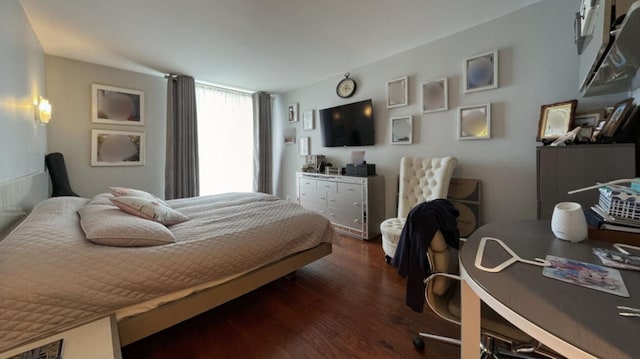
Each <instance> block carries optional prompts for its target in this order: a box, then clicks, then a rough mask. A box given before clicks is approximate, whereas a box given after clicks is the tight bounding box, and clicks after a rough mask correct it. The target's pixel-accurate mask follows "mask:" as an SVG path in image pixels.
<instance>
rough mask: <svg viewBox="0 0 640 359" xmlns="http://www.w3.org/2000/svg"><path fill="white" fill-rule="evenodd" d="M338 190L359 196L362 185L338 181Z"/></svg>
mask: <svg viewBox="0 0 640 359" xmlns="http://www.w3.org/2000/svg"><path fill="white" fill-rule="evenodd" d="M338 192H340V193H345V194H353V195H356V196H361V195H362V185H361V184H357V183H338Z"/></svg>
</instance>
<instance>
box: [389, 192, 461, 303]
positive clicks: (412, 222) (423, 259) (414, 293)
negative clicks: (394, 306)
mask: <svg viewBox="0 0 640 359" xmlns="http://www.w3.org/2000/svg"><path fill="white" fill-rule="evenodd" d="M458 216H459V212H458V210H457V209H455V207H453V205H452V204H451V202H449V201H447V200H446V199H436V200H433V201H431V202H424V203H422V204H419V205H417V206H415V207H414V208H413V209H412V210H411V211H410V212H409V215H408V216H407V221H406V222H405V224H404V227H403V228H402V234H401V235H400V241H399V242H398V247H397V248H396V253H395V256H394V257H393V262H392V264H393V266H394V267H396V268H398V274H400V276H402V277H403V278H404V277H407V298H406V300H407V305H408V306H409V307H411V309H413V310H414V311H416V312H422V309H423V308H424V289H425V284H424V279H425V278H427V277H428V276H429V275H430V274H431V268H430V267H429V260H428V259H427V250H428V249H429V245H430V244H431V240H432V239H433V236H434V235H435V234H436V232H437V231H438V230H440V231H441V232H442V235H443V236H444V239H445V241H446V242H447V244H448V245H449V246H451V247H453V248H456V249H459V248H460V233H459V232H458V225H457V223H456V218H457V217H458Z"/></svg>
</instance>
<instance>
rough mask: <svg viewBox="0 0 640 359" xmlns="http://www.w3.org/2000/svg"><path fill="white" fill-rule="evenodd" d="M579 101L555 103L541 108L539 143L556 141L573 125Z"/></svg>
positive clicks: (537, 138) (537, 137)
mask: <svg viewBox="0 0 640 359" xmlns="http://www.w3.org/2000/svg"><path fill="white" fill-rule="evenodd" d="M577 105H578V100H571V101H565V102H558V103H553V104H550V105H543V106H542V107H540V120H539V121H538V135H537V136H536V140H537V141H543V140H556V139H557V138H558V137H560V136H562V135H564V134H565V133H567V132H569V130H570V129H571V126H572V125H573V119H574V117H575V114H576V106H577Z"/></svg>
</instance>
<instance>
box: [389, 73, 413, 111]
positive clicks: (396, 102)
mask: <svg viewBox="0 0 640 359" xmlns="http://www.w3.org/2000/svg"><path fill="white" fill-rule="evenodd" d="M408 88H409V77H407V76H404V77H399V78H397V79H393V80H391V81H388V82H387V108H395V107H402V106H407V105H408V104H409V90H408Z"/></svg>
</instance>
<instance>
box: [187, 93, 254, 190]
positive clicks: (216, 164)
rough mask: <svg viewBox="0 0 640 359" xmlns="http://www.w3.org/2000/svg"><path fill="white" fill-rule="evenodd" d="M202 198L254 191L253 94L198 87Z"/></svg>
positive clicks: (197, 102)
mask: <svg viewBox="0 0 640 359" xmlns="http://www.w3.org/2000/svg"><path fill="white" fill-rule="evenodd" d="M196 104H197V112H198V138H199V141H198V149H199V158H200V161H199V162H200V195H201V196H205V195H210V194H217V193H225V192H251V191H252V189H253V102H252V99H251V94H249V93H244V92H239V91H233V90H227V89H222V88H218V87H213V86H209V85H204V84H196Z"/></svg>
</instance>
